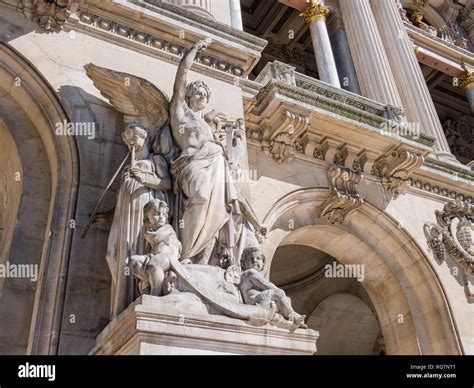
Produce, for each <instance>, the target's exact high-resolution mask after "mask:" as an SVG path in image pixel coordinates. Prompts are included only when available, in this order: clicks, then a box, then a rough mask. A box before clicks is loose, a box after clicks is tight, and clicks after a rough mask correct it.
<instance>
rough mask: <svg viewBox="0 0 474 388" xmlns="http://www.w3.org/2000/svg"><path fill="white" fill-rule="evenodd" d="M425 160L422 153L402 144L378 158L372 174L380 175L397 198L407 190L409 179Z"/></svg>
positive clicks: (385, 186) (389, 190) (383, 183)
mask: <svg viewBox="0 0 474 388" xmlns="http://www.w3.org/2000/svg"><path fill="white" fill-rule="evenodd" d="M423 162H424V157H423V156H422V155H420V154H418V153H416V152H413V151H409V150H407V149H405V148H404V147H403V145H400V146H397V147H394V148H392V149H391V150H389V151H388V152H387V153H386V154H385V155H382V156H381V157H380V158H379V159H377V160H376V161H375V163H374V166H373V167H372V171H371V174H372V175H375V176H376V177H378V178H379V179H380V182H381V183H382V185H383V186H384V188H385V189H386V190H387V191H388V192H390V193H391V194H392V195H393V197H394V198H397V197H398V196H399V195H400V194H403V193H404V192H405V191H406V188H407V186H408V183H407V179H408V178H409V177H410V175H411V174H413V172H415V171H416V170H417V169H419V168H420V167H421V166H422V164H423Z"/></svg>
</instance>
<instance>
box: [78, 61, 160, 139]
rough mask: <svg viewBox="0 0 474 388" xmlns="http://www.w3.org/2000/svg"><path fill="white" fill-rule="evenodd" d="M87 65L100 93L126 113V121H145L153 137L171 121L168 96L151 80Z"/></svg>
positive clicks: (141, 123) (87, 70)
mask: <svg viewBox="0 0 474 388" xmlns="http://www.w3.org/2000/svg"><path fill="white" fill-rule="evenodd" d="M84 69H85V70H86V74H87V75H88V77H89V78H90V79H91V80H92V81H93V82H94V85H95V87H96V88H97V89H99V91H100V93H101V94H102V95H103V96H104V97H105V98H107V99H108V100H109V101H110V103H111V104H112V105H113V106H114V107H115V109H117V110H118V111H119V112H121V113H123V114H124V121H125V124H132V123H137V124H140V125H143V126H144V127H145V128H147V129H148V131H150V135H151V136H150V137H153V135H154V134H155V133H156V131H157V130H159V129H160V128H161V127H162V126H163V124H165V123H166V121H168V119H169V99H168V97H167V96H166V95H165V94H164V93H163V92H162V91H161V90H160V89H159V88H157V87H156V86H155V85H153V84H152V83H151V82H149V81H147V80H145V79H143V78H140V77H137V76H134V75H131V74H127V73H120V72H118V71H114V70H110V69H105V68H103V67H99V66H96V65H93V64H92V63H89V64H87V65H85V66H84Z"/></svg>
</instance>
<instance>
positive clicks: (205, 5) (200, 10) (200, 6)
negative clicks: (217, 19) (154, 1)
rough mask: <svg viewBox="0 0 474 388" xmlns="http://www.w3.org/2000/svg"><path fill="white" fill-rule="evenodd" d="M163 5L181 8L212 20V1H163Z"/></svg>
mask: <svg viewBox="0 0 474 388" xmlns="http://www.w3.org/2000/svg"><path fill="white" fill-rule="evenodd" d="M163 1H164V2H165V3H170V4H174V5H179V6H182V7H183V8H187V9H188V10H190V11H192V12H194V13H196V14H198V15H201V16H204V17H207V18H212V19H214V16H213V14H212V1H213V0H163Z"/></svg>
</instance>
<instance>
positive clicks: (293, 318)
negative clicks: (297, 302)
mask: <svg viewBox="0 0 474 388" xmlns="http://www.w3.org/2000/svg"><path fill="white" fill-rule="evenodd" d="M305 319H306V315H300V314H298V313H295V312H294V313H291V314H290V316H289V317H288V320H289V321H290V322H291V323H293V325H295V326H297V327H301V328H303V329H307V328H308V326H307V325H306V324H305V323H304V320H305Z"/></svg>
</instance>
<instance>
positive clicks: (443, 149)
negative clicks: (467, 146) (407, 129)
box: [345, 0, 455, 161]
mask: <svg viewBox="0 0 474 388" xmlns="http://www.w3.org/2000/svg"><path fill="white" fill-rule="evenodd" d="M345 1H347V0H345ZM360 2H362V1H360ZM354 3H359V1H357V2H354ZM371 4H372V10H373V13H374V16H375V20H376V21H377V24H378V27H379V32H380V35H381V37H382V41H383V43H384V45H385V48H386V53H387V57H388V60H389V62H390V66H391V69H392V71H393V75H394V77H395V82H396V85H397V87H398V91H399V93H400V97H401V99H402V106H403V108H404V109H405V113H406V115H407V119H408V121H409V122H412V123H420V124H421V127H422V131H424V132H425V133H426V134H428V135H430V136H432V137H434V138H435V139H436V143H435V145H434V149H435V150H436V151H438V153H439V156H440V157H442V158H444V159H448V160H449V159H451V160H453V161H454V160H455V159H454V157H453V156H452V155H451V153H450V150H449V146H448V142H447V140H446V137H445V135H444V131H443V128H442V126H441V122H440V120H439V117H438V113H437V112H436V108H435V106H434V103H433V100H432V98H431V95H430V92H429V90H428V86H427V85H426V81H425V78H424V76H423V73H422V71H421V68H420V65H419V63H418V60H417V58H416V55H415V52H414V50H413V44H412V43H411V41H410V39H409V38H408V34H407V32H406V30H405V26H404V25H403V23H402V18H401V17H400V12H399V10H398V8H397V4H396V2H395V1H379V0H372V1H371Z"/></svg>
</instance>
